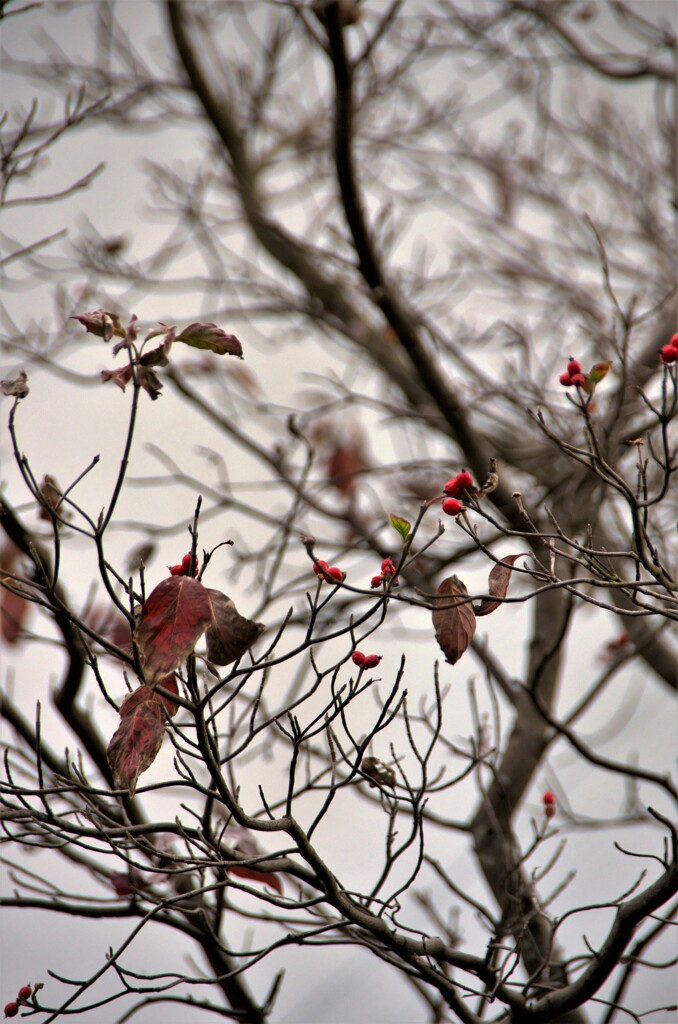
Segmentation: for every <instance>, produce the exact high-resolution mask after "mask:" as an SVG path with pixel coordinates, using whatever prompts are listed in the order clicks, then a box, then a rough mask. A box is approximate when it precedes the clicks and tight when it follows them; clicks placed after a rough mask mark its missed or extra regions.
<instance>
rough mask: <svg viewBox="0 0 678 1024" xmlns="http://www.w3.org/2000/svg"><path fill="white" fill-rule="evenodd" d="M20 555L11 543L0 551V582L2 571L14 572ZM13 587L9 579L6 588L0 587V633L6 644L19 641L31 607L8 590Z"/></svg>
mask: <svg viewBox="0 0 678 1024" xmlns="http://www.w3.org/2000/svg"><path fill="white" fill-rule="evenodd" d="M20 555H21V552H20V551H19V549H18V547H16V545H15V544H12V542H11V541H9V542H8V543H7V544H5V545H4V547H3V548H2V549H0V582H1V581H2V577H3V569H4V570H5V571H6V572H8V573H14V572H16V569H17V567H18V563H19V558H20ZM13 585H14V581H13V580H12V579H11V578H7V586H1V585H0V633H1V634H2V638H3V640H5V641H6V643H8V644H15V643H16V642H17V641H18V640H19V639H20V637H21V634H22V631H23V625H24V622H25V621H26V616H27V615H28V612H29V610H30V607H31V602H30V601H27V600H26V599H25V598H23V597H21V595H20V594H15V593H13V592H12V591H11V590H9V589H8V587H11V586H13Z"/></svg>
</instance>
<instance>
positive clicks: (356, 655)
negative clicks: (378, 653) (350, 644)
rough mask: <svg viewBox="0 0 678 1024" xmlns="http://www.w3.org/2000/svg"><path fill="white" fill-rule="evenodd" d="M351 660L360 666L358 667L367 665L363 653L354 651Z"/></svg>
mask: <svg viewBox="0 0 678 1024" xmlns="http://www.w3.org/2000/svg"><path fill="white" fill-rule="evenodd" d="M351 660H352V661H353V664H354V665H358V666H361V665H364V664H365V655H364V654H363V652H362V651H354V652H353V654H352V655H351Z"/></svg>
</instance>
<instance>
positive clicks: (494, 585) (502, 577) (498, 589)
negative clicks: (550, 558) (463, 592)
mask: <svg viewBox="0 0 678 1024" xmlns="http://www.w3.org/2000/svg"><path fill="white" fill-rule="evenodd" d="M527 554H528V552H527V551H521V552H519V553H518V554H517V555H506V557H505V558H502V559H501V561H500V562H497V564H496V565H495V566H494V568H493V569H492V572H491V573H490V576H489V580H488V584H489V585H488V593H489V595H490V596H489V598H488V597H485V598H483V600H482V601H481V602H480V604H477V605H474V606H473V610H474V612H475V613H476V615H489V614H490V612H493V611H494V610H495V609H496V608H498V607H499V605H500V604H501V602H502V600H503V599H504V598H505V597H506V595H507V593H508V588H509V583H510V582H511V573H512V572H513V566H514V565H515V563H516V561H517V559H518V558H522V557H523V555H527ZM494 598H497V600H494Z"/></svg>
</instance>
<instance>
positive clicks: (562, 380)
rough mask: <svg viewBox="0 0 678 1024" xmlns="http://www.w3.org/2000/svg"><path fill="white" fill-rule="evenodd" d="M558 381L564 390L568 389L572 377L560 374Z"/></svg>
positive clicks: (567, 374)
mask: <svg viewBox="0 0 678 1024" xmlns="http://www.w3.org/2000/svg"><path fill="white" fill-rule="evenodd" d="M558 380H559V381H560V383H561V384H562V385H563V387H564V388H569V387H571V386H572V377H571V376H570V374H569V373H561V375H560V377H559V378H558Z"/></svg>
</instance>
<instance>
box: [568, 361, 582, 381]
mask: <svg viewBox="0 0 678 1024" xmlns="http://www.w3.org/2000/svg"><path fill="white" fill-rule="evenodd" d="M567 372H568V373H569V375H570V377H574V375H575V373H581V364H580V363H578V362H577V360H576V359H573V358H572V356H570V361H569V363H568V364H567Z"/></svg>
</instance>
